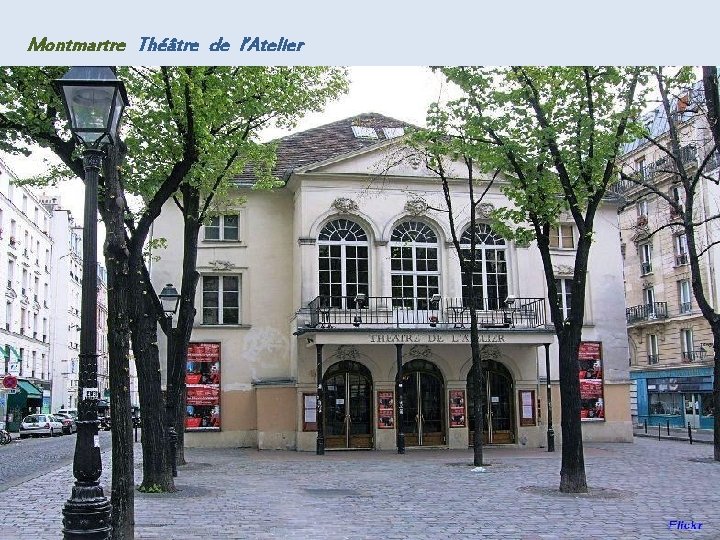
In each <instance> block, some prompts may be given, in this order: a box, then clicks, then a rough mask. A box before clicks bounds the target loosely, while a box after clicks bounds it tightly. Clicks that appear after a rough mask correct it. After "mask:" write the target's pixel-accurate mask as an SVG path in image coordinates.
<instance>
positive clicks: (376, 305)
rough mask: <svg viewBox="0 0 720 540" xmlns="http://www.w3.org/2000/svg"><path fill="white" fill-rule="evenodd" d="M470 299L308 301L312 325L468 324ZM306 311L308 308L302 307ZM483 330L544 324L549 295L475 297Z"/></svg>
mask: <svg viewBox="0 0 720 540" xmlns="http://www.w3.org/2000/svg"><path fill="white" fill-rule="evenodd" d="M471 309H472V308H471V306H470V302H469V300H468V299H464V298H445V297H441V296H440V295H435V296H433V297H430V298H393V297H389V296H365V295H357V296H318V297H317V298H315V299H314V300H312V301H311V302H310V303H309V304H308V308H307V313H308V314H309V317H307V319H308V320H307V326H308V327H311V328H319V329H325V328H353V327H354V328H361V327H365V326H373V327H378V326H385V327H388V328H393V327H395V328H450V329H462V328H470V324H471V322H470V319H471ZM303 311H304V310H303ZM474 311H475V314H476V315H477V324H478V327H479V328H498V329H499V328H515V329H531V328H540V327H543V326H545V324H546V316H545V299H543V298H517V297H512V296H509V297H508V298H506V299H505V298H504V299H502V300H500V299H487V298H486V299H481V300H476V301H475V308H474Z"/></svg>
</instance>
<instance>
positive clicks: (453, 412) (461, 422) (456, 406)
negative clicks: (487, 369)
mask: <svg viewBox="0 0 720 540" xmlns="http://www.w3.org/2000/svg"><path fill="white" fill-rule="evenodd" d="M448 403H449V404H450V427H451V428H462V427H465V419H466V418H467V415H466V414H465V390H450V399H449V400H448Z"/></svg>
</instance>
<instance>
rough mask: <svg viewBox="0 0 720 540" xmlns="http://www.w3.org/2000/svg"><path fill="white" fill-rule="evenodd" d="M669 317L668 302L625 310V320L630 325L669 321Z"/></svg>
mask: <svg viewBox="0 0 720 540" xmlns="http://www.w3.org/2000/svg"><path fill="white" fill-rule="evenodd" d="M667 316H668V311H667V302H653V303H651V304H642V305H639V306H632V307H629V308H626V309H625V318H626V319H627V322H628V323H634V322H638V321H653V320H655V319H667Z"/></svg>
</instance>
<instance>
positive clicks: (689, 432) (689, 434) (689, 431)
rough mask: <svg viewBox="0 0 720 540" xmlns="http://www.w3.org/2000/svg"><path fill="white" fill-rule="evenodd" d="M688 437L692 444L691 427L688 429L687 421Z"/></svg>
mask: <svg viewBox="0 0 720 540" xmlns="http://www.w3.org/2000/svg"><path fill="white" fill-rule="evenodd" d="M688 439H690V444H692V429H690V422H688Z"/></svg>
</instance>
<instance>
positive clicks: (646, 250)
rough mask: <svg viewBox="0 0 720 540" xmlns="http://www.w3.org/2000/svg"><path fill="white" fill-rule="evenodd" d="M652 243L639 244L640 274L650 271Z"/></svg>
mask: <svg viewBox="0 0 720 540" xmlns="http://www.w3.org/2000/svg"><path fill="white" fill-rule="evenodd" d="M652 252H653V250H652V244H650V243H647V244H640V275H642V276H644V275H645V274H649V273H650V272H652Z"/></svg>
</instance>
